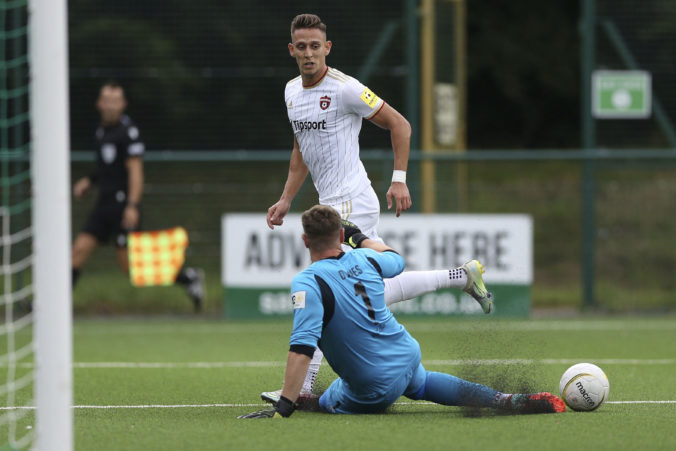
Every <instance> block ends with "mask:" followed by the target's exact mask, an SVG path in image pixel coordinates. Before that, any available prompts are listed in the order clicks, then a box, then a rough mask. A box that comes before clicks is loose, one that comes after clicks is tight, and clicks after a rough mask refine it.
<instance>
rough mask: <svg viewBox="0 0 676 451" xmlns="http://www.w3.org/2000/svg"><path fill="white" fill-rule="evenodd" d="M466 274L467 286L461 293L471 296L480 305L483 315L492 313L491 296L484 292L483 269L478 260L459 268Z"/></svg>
mask: <svg viewBox="0 0 676 451" xmlns="http://www.w3.org/2000/svg"><path fill="white" fill-rule="evenodd" d="M461 268H462V269H464V270H465V273H467V284H466V285H465V288H463V291H464V292H465V293H467V294H469V295H470V296H472V297H473V298H474V299H476V301H477V302H478V303H479V305H481V309H482V310H483V311H484V313H490V312H491V311H493V294H491V293H490V292H489V291H488V290H486V286H485V285H484V279H483V277H482V276H481V274H483V273H484V267H483V265H482V264H481V263H479V261H478V260H472V261H469V262H467V263H465V264H464V265H462V266H461Z"/></svg>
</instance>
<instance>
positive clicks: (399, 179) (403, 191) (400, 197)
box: [370, 103, 412, 216]
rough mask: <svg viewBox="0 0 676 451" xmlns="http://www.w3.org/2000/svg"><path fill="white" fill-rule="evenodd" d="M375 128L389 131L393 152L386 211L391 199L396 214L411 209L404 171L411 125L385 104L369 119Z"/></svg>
mask: <svg viewBox="0 0 676 451" xmlns="http://www.w3.org/2000/svg"><path fill="white" fill-rule="evenodd" d="M370 121H371V122H373V123H374V124H376V125H377V126H379V127H381V128H384V129H386V130H389V131H390V136H391V139H392V149H393V150H394V171H395V172H394V173H393V175H392V184H391V185H390V189H388V190H387V209H388V210H389V209H391V208H392V199H394V201H395V203H396V214H397V216H399V215H400V214H401V213H402V212H404V211H406V210H408V209H409V208H411V204H412V202H411V195H410V193H409V191H408V186H406V170H407V168H408V156H409V153H410V152H411V124H409V123H408V121H407V120H406V118H405V117H404V116H402V115H401V114H400V113H399V112H398V111H397V110H395V109H394V108H392V107H391V106H390V105H388V104H387V103H386V104H385V105H383V107H382V108H381V110H380V111H379V112H378V113H377V114H375V115H374V116H373V117H371V118H370Z"/></svg>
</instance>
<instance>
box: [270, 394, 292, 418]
mask: <svg viewBox="0 0 676 451" xmlns="http://www.w3.org/2000/svg"><path fill="white" fill-rule="evenodd" d="M275 410H276V411H277V413H279V414H280V415H281V416H283V417H284V418H286V417H290V416H291V414H292V413H293V411H294V410H296V405H295V404H294V403H292V402H291V400H290V399H288V398H285V397H284V396H280V397H279V401H277V404H276V405H275Z"/></svg>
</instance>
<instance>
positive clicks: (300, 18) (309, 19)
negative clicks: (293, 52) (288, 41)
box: [291, 14, 326, 36]
mask: <svg viewBox="0 0 676 451" xmlns="http://www.w3.org/2000/svg"><path fill="white" fill-rule="evenodd" d="M306 28H317V29H319V30H321V31H322V32H323V33H324V34H326V24H325V23H324V22H322V19H320V18H319V16H317V15H316V14H298V15H297V16H296V17H294V18H293V20H292V21H291V36H293V32H294V31H296V30H302V29H306Z"/></svg>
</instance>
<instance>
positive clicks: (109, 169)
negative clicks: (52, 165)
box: [72, 81, 204, 311]
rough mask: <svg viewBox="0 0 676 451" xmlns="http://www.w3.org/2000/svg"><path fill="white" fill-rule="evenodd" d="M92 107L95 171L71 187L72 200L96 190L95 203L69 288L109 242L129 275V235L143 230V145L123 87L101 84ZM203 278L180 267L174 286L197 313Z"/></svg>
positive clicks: (79, 237)
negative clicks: (97, 120) (95, 120)
mask: <svg viewBox="0 0 676 451" xmlns="http://www.w3.org/2000/svg"><path fill="white" fill-rule="evenodd" d="M96 107H97V109H98V110H99V113H100V115H101V123H100V125H99V126H98V128H97V129H96V143H97V154H96V169H95V170H94V171H93V172H92V173H91V174H89V175H88V176H85V177H82V178H81V179H79V180H78V181H77V182H76V183H75V185H74V187H73V194H74V195H75V198H76V199H81V198H82V197H83V195H84V194H85V193H86V192H87V191H89V189H90V188H91V187H92V186H93V185H97V186H98V198H97V201H96V205H95V207H94V209H93V210H92V211H91V213H90V215H89V218H88V219H87V222H86V223H85V224H84V227H83V228H82V230H81V231H80V233H78V235H77V237H76V238H75V242H74V243H73V248H72V277H73V279H72V280H73V286H75V284H76V283H77V280H78V278H79V276H80V273H81V270H82V267H83V266H84V264H85V262H86V261H87V259H88V258H89V256H90V255H91V253H92V252H93V251H94V249H96V247H97V246H98V245H99V244H105V243H106V242H108V241H109V240H110V239H111V238H112V239H113V241H114V245H115V248H116V253H117V261H118V263H119V265H120V268H121V269H122V271H123V272H124V273H125V274H128V273H129V256H128V252H127V234H128V233H129V232H133V231H137V230H139V228H140V225H141V197H142V195H143V153H144V151H145V145H144V144H143V141H141V137H140V133H139V129H138V128H137V127H136V125H135V124H134V122H133V121H132V120H131V119H130V118H129V116H127V115H126V114H124V111H125V109H126V107H127V100H126V98H125V93H124V89H123V88H122V86H121V85H120V84H118V83H117V82H115V81H108V82H106V83H104V84H103V85H102V86H101V89H100V92H99V98H98V100H97V102H96ZM203 274H204V273H203V271H202V270H201V269H197V268H191V267H183V268H181V270H180V271H179V272H178V275H177V276H176V283H178V284H180V285H182V286H183V287H184V288H185V289H186V291H187V293H188V295H189V296H190V298H191V300H192V302H193V305H194V308H195V311H198V310H200V309H201V306H202V302H203V297H204V275H203Z"/></svg>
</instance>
